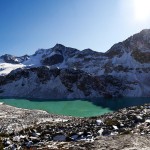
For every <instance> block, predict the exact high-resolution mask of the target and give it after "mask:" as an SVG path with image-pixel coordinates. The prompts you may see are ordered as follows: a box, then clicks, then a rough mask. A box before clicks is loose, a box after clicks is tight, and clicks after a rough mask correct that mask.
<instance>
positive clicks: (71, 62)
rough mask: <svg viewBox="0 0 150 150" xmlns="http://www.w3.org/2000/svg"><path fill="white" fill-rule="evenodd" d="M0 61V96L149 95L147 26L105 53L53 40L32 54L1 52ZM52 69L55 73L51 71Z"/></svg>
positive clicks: (148, 34)
mask: <svg viewBox="0 0 150 150" xmlns="http://www.w3.org/2000/svg"><path fill="white" fill-rule="evenodd" d="M0 66H1V70H0V75H2V76H1V77H0V90H1V93H0V96H16V97H18V96H20V95H22V96H23V97H31V98H33V97H34V98H85V97H101V96H134V97H140V96H150V82H149V81H150V30H148V29H147V30H142V31H141V32H140V33H137V34H135V35H133V36H131V37H129V38H128V39H126V40H125V41H123V42H120V43H117V44H115V45H113V46H112V47H111V48H110V49H109V50H108V51H107V52H106V53H100V52H96V51H93V50H91V49H85V50H83V51H79V50H77V49H74V48H70V47H65V46H63V45H61V44H56V45H55V46H54V47H53V48H51V49H40V50H38V51H36V52H35V54H33V55H31V56H27V55H25V56H22V57H15V56H11V55H4V56H1V57H0ZM17 68H20V69H17ZM12 70H14V71H12ZM33 70H34V71H33ZM41 70H42V72H40V71H41ZM11 71H12V72H11ZM55 71H56V72H57V73H58V72H59V74H57V76H55V75H50V74H53V73H52V72H55ZM39 72H40V76H42V79H44V83H43V80H41V78H40V77H39V76H38V75H39ZM24 73H25V74H26V73H27V74H28V76H25V77H24ZM9 76H13V78H12V79H11V80H10V79H9ZM18 76H19V77H18ZM51 76H52V77H51ZM45 80H46V81H45ZM22 84H23V86H22ZM17 87H18V88H17ZM18 90H19V93H18V92H17V91H18Z"/></svg>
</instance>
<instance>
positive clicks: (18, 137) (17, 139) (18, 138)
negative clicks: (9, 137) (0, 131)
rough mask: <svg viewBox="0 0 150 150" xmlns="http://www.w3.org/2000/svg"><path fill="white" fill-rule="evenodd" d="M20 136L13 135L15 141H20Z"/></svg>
mask: <svg viewBox="0 0 150 150" xmlns="http://www.w3.org/2000/svg"><path fill="white" fill-rule="evenodd" d="M20 138H21V137H20V136H15V137H13V141H14V142H20Z"/></svg>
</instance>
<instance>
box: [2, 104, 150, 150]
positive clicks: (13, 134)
mask: <svg viewBox="0 0 150 150" xmlns="http://www.w3.org/2000/svg"><path fill="white" fill-rule="evenodd" d="M0 107H1V109H0V110H1V116H0V117H1V120H0V121H1V123H0V124H1V130H0V131H1V133H0V137H1V147H5V149H9V148H10V149H15V148H17V149H26V148H35V149H59V150H66V149H69V150H74V149H118V150H119V149H124V150H125V149H126V150H127V149H134V148H135V149H140V148H141V147H142V146H143V148H144V147H145V149H147V150H148V147H149V142H148V141H149V139H150V104H145V105H143V106H138V107H130V108H124V109H121V110H119V111H117V112H114V113H109V114H106V115H102V116H96V117H90V118H75V117H65V116H55V115H50V114H48V113H46V112H43V111H28V110H24V109H18V108H15V107H11V106H7V105H3V104H2V105H0ZM8 108H9V109H10V110H11V111H10V113H9V111H7V110H8ZM19 112H20V113H19ZM16 115H18V116H16ZM30 116H32V118H30ZM25 120H26V121H25ZM8 124H9V126H8ZM23 125H24V126H23ZM6 127H7V128H6ZM134 140H136V141H134Z"/></svg>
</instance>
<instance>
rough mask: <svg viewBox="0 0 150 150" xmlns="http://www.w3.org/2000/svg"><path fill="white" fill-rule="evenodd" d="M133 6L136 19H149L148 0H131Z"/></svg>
mask: <svg viewBox="0 0 150 150" xmlns="http://www.w3.org/2000/svg"><path fill="white" fill-rule="evenodd" d="M133 7H134V13H135V19H136V20H137V21H147V20H149V19H150V0H133Z"/></svg>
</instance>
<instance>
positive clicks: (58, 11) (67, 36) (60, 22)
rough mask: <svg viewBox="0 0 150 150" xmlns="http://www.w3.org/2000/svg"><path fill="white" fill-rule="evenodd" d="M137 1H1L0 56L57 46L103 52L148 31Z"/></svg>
mask: <svg viewBox="0 0 150 150" xmlns="http://www.w3.org/2000/svg"><path fill="white" fill-rule="evenodd" d="M137 1H143V3H144V1H147V0H136V2H137ZM136 2H135V0H0V55H2V54H5V53H7V54H13V55H17V56H20V55H24V54H33V53H34V52H35V51H36V50H37V49H39V48H51V47H53V46H54V45H55V44H56V43H61V44H63V45H65V46H69V47H74V48H77V49H79V50H83V49H86V48H91V49H93V50H95V51H101V52H105V51H107V50H108V49H109V48H110V47H111V46H112V45H113V44H115V43H117V42H120V41H122V40H125V39H126V38H127V37H129V36H131V35H133V34H135V33H137V32H139V31H141V30H142V29H145V28H149V25H150V15H147V18H146V19H145V20H144V19H143V18H144V17H143V16H144V15H145V16H146V14H142V17H141V18H142V19H141V18H140V17H139V14H141V13H140V11H141V12H143V10H144V9H147V8H145V7H146V6H147V5H142V8H138V5H136V8H135V3H136ZM146 3H147V4H148V2H146ZM139 6H141V3H140V2H139ZM143 7H144V8H143ZM135 9H136V11H135ZM135 13H136V14H135ZM138 13H139V14H138ZM146 13H147V14H148V13H150V12H146ZM137 18H138V19H139V20H138V19H137Z"/></svg>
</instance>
